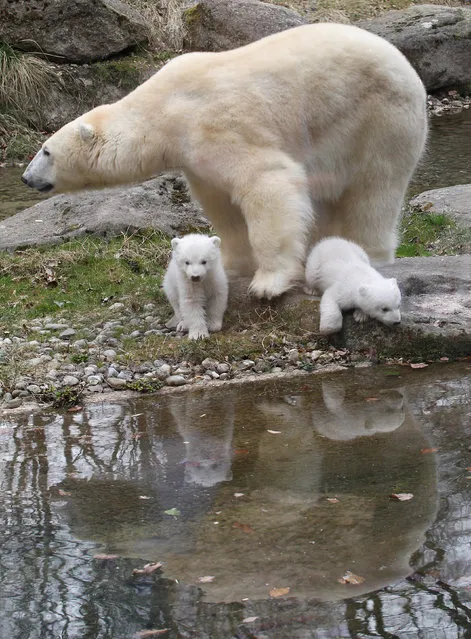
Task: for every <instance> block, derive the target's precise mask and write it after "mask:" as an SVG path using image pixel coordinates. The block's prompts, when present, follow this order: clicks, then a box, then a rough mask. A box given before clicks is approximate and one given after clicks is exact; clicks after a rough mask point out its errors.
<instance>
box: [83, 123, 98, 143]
mask: <svg viewBox="0 0 471 639" xmlns="http://www.w3.org/2000/svg"><path fill="white" fill-rule="evenodd" d="M79 135H80V137H81V139H82V140H83V141H84V142H88V140H91V139H92V138H93V137H94V136H95V127H93V126H92V125H91V124H85V122H80V124H79Z"/></svg>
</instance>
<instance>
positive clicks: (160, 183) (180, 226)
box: [0, 174, 209, 330]
mask: <svg viewBox="0 0 471 639" xmlns="http://www.w3.org/2000/svg"><path fill="white" fill-rule="evenodd" d="M183 184H184V183H183V181H182V178H177V177H175V176H170V175H168V174H167V175H164V176H161V177H159V178H156V179H154V180H149V181H147V182H145V183H144V184H140V185H138V186H131V187H120V188H115V189H103V190H101V191H84V192H81V193H75V194H65V195H55V196H53V197H51V198H49V199H47V200H43V201H42V202H39V203H38V204H36V205H35V206H32V207H30V208H28V209H25V210H24V211H21V212H20V213H17V214H16V215H12V216H11V217H8V218H6V219H5V220H1V221H0V250H14V249H17V248H19V247H22V246H39V245H42V244H57V243H59V242H62V241H63V240H65V239H68V238H71V237H77V236H81V235H85V234H95V235H101V236H106V237H111V236H115V235H120V234H121V233H123V232H129V231H138V230H140V229H145V228H154V229H158V230H161V231H162V232H163V233H166V234H167V235H175V234H177V233H178V232H180V231H184V230H185V229H187V228H188V227H191V228H195V229H201V230H202V231H204V230H206V229H207V228H208V226H209V224H208V222H207V221H206V220H205V219H204V218H203V217H202V215H201V209H200V207H199V206H198V205H196V204H192V203H191V202H190V200H189V196H188V201H185V202H182V201H178V200H177V199H176V198H175V196H174V193H175V192H178V194H179V196H180V195H181V193H182V189H183V188H184V187H183ZM185 197H186V196H185ZM37 220H41V222H37ZM138 323H139V321H138ZM50 326H53V325H52V324H49V325H46V327H45V328H47V329H48V328H49V327H50ZM54 326H57V328H56V329H51V330H58V329H62V330H63V329H64V328H65V327H64V326H63V325H54Z"/></svg>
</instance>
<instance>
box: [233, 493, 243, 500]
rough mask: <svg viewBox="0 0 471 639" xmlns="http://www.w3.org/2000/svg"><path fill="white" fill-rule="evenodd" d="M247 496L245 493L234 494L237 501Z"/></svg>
mask: <svg viewBox="0 0 471 639" xmlns="http://www.w3.org/2000/svg"><path fill="white" fill-rule="evenodd" d="M244 495H245V493H234V497H235V498H236V499H239V497H243V496H244Z"/></svg>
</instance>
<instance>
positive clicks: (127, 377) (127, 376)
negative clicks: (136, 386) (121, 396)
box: [117, 370, 134, 382]
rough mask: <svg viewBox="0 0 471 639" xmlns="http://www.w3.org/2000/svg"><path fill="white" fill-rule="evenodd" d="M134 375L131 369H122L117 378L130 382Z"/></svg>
mask: <svg viewBox="0 0 471 639" xmlns="http://www.w3.org/2000/svg"><path fill="white" fill-rule="evenodd" d="M133 377H134V376H133V374H132V373H131V371H128V370H125V371H121V372H120V373H118V377H117V379H124V380H125V381H127V382H130V381H131V380H132V378H133Z"/></svg>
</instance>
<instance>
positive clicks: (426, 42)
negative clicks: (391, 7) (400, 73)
mask: <svg viewBox="0 0 471 639" xmlns="http://www.w3.org/2000/svg"><path fill="white" fill-rule="evenodd" d="M356 24H357V26H359V27H362V28H364V29H367V30H368V31H372V32H373V33H376V34H377V35H380V36H382V37H383V38H386V40H389V42H391V43H392V44H394V45H395V46H396V47H397V48H398V49H399V50H400V51H402V53H403V54H404V55H405V56H406V58H407V59H408V60H409V61H410V63H411V64H412V66H413V67H414V68H415V69H416V71H417V72H418V74H419V75H420V77H421V78H422V80H423V82H424V84H425V86H426V87H427V89H428V90H429V91H433V90H437V89H441V88H444V87H459V86H465V85H467V84H469V83H470V82H471V8H465V7H446V6H437V5H432V4H424V5H418V6H412V7H409V8H408V9H404V10H402V11H388V12H387V13H385V14H384V15H381V16H379V17H377V18H373V19H371V20H363V21H361V22H357V23H356Z"/></svg>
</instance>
